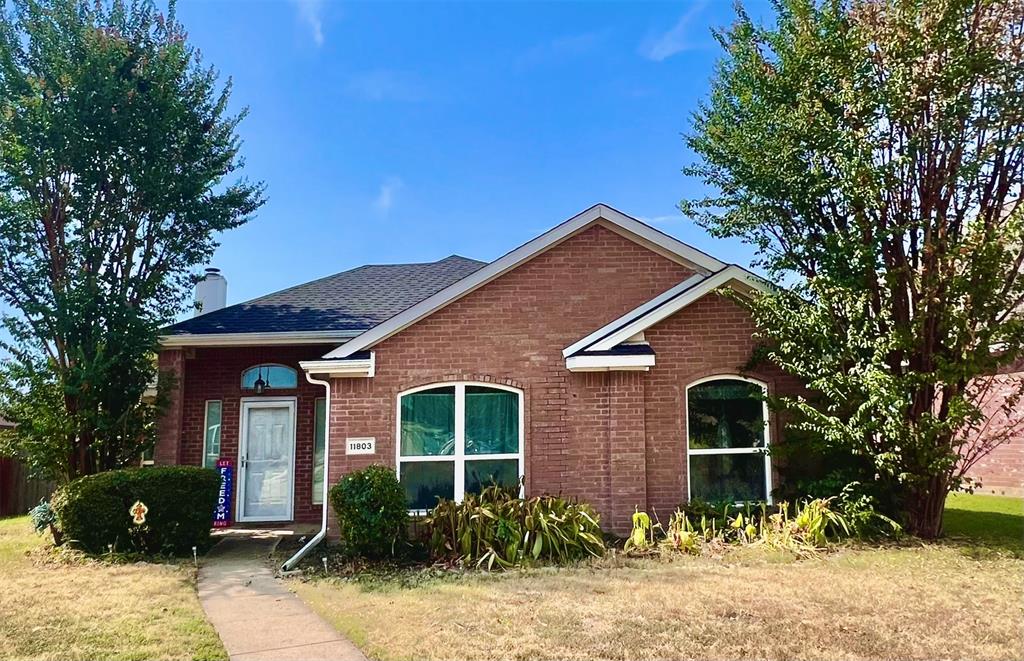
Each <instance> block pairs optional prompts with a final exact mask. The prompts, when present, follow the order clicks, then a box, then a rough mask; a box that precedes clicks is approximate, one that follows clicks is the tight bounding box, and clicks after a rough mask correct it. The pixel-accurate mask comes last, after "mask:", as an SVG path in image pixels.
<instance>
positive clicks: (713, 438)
mask: <svg viewBox="0 0 1024 661" xmlns="http://www.w3.org/2000/svg"><path fill="white" fill-rule="evenodd" d="M762 396H763V390H762V388H761V386H759V385H757V384H756V383H750V382H748V381H740V380H738V379H720V380H718V381H709V382H707V383H702V384H700V385H697V386H694V387H692V388H690V390H689V399H688V404H687V410H688V412H689V414H688V416H687V417H688V421H689V435H690V447H691V448H751V447H761V446H763V445H764V420H763V419H762V418H763V413H764V403H763V401H762Z"/></svg>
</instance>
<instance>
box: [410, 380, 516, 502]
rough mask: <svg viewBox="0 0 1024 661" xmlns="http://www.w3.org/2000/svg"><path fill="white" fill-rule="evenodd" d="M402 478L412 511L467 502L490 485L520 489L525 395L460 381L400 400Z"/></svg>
mask: <svg viewBox="0 0 1024 661" xmlns="http://www.w3.org/2000/svg"><path fill="white" fill-rule="evenodd" d="M397 445H398V478H399V481H401V483H402V486H403V487H405V493H406V497H407V498H408V502H409V509H412V510H427V509H430V508H431V507H433V506H434V505H435V504H436V503H437V499H438V498H439V497H440V498H447V499H450V500H452V499H453V500H462V497H463V496H464V495H465V494H467V493H479V492H480V491H481V490H482V489H483V488H484V487H486V486H489V485H490V484H494V483H496V484H501V485H505V486H515V485H516V484H518V482H519V477H520V476H521V475H522V474H523V394H522V392H520V391H518V390H514V389H512V388H504V387H497V386H493V385H484V384H477V383H455V384H445V385H436V386H427V387H424V388H417V389H415V390H411V391H409V392H406V393H403V394H401V395H399V397H398V443H397Z"/></svg>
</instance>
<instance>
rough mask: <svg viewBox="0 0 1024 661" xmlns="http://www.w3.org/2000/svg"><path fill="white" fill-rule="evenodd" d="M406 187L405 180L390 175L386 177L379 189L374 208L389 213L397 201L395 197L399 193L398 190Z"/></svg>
mask: <svg viewBox="0 0 1024 661" xmlns="http://www.w3.org/2000/svg"><path fill="white" fill-rule="evenodd" d="M404 187H405V182H403V181H402V180H401V179H400V178H399V177H388V178H387V179H385V180H384V181H383V182H382V183H381V185H380V189H379V190H378V191H377V197H376V198H374V200H373V208H374V209H376V210H377V211H379V212H380V213H382V214H384V215H387V213H388V212H389V211H391V207H392V206H393V205H394V203H395V197H396V196H397V195H398V192H399V191H400V190H402V188H404Z"/></svg>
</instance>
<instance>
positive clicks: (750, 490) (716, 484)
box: [690, 452, 768, 503]
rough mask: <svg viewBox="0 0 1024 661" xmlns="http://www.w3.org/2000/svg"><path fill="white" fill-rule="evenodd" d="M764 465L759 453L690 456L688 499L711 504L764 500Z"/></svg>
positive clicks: (765, 497)
mask: <svg viewBox="0 0 1024 661" xmlns="http://www.w3.org/2000/svg"><path fill="white" fill-rule="evenodd" d="M764 464H765V461H764V455H763V454H761V453H760V452H754V453H751V454H695V455H690V498H691V499H699V500H704V501H707V502H713V503H714V502H739V501H745V500H767V498H768V494H766V493H765V474H764V470H765V466H764Z"/></svg>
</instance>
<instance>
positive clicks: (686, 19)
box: [640, 0, 707, 62]
mask: <svg viewBox="0 0 1024 661" xmlns="http://www.w3.org/2000/svg"><path fill="white" fill-rule="evenodd" d="M706 5H707V0H695V2H694V3H693V4H691V5H690V8H689V9H687V10H686V11H685V12H684V13H683V15H682V16H680V17H679V20H678V21H676V24H675V25H673V26H672V29H671V30H669V31H668V32H665V33H663V34H660V35H655V36H652V37H649V38H648V39H646V40H645V41H644V43H642V44H641V45H640V54H641V55H643V56H644V57H646V58H647V59H649V60H654V61H655V62H661V61H662V60H664V59H666V58H669V57H672V56H673V55H675V54H676V53H682V52H683V51H687V50H692V49H694V48H697V47H698V45H699V44H697V43H694V39H693V35H692V34H690V32H691V30H690V27H691V25H692V24H693V21H694V19H695V18H697V15H698V14H700V13H701V12H702V11H703V10H704V7H705V6H706Z"/></svg>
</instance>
